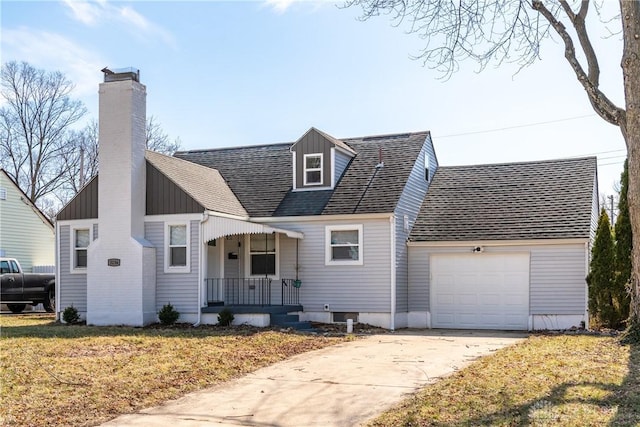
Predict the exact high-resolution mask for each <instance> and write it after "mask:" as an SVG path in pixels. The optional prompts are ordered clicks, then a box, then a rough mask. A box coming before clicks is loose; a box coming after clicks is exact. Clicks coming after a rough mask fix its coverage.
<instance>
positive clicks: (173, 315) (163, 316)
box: [158, 303, 180, 325]
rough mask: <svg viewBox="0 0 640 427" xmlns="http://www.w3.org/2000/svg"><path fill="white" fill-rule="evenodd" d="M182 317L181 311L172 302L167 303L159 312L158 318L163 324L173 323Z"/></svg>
mask: <svg viewBox="0 0 640 427" xmlns="http://www.w3.org/2000/svg"><path fill="white" fill-rule="evenodd" d="M179 317H180V313H178V312H177V311H176V309H175V308H173V306H172V305H171V303H168V304H165V305H164V306H162V308H161V309H160V312H158V318H159V319H160V323H162V324H163V325H173V324H174V323H176V320H178V318H179Z"/></svg>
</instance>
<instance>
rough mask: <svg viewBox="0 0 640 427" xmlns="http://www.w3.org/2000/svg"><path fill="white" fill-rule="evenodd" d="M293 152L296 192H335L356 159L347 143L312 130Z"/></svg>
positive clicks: (294, 145) (293, 147) (303, 137)
mask: <svg viewBox="0 0 640 427" xmlns="http://www.w3.org/2000/svg"><path fill="white" fill-rule="evenodd" d="M290 151H291V154H292V160H293V190H294V191H306V190H328V189H333V188H334V187H335V185H336V183H337V182H338V180H339V179H340V177H341V176H342V174H343V173H344V171H345V169H346V168H347V166H348V165H349V162H350V161H351V159H353V158H354V157H355V155H356V152H355V151H354V150H353V149H352V148H351V147H349V146H348V145H347V144H346V143H344V142H343V141H341V140H339V139H336V138H334V137H332V136H330V135H327V134H326V133H324V132H321V131H319V130H318V129H316V128H311V129H309V130H308V131H307V132H306V133H305V134H304V135H303V136H302V137H301V138H300V139H298V141H296V143H295V144H293V145H292V146H291V148H290Z"/></svg>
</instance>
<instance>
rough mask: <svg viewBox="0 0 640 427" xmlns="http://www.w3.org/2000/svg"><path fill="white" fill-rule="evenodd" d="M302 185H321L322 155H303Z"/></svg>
mask: <svg viewBox="0 0 640 427" xmlns="http://www.w3.org/2000/svg"><path fill="white" fill-rule="evenodd" d="M304 185H322V153H314V154H305V155H304Z"/></svg>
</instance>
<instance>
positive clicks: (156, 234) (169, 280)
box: [144, 221, 200, 313]
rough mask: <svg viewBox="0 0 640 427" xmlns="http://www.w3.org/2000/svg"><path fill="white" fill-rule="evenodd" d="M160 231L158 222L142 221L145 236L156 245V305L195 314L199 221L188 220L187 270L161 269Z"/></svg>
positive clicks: (162, 239) (162, 260)
mask: <svg viewBox="0 0 640 427" xmlns="http://www.w3.org/2000/svg"><path fill="white" fill-rule="evenodd" d="M164 232H165V223H164V222H162V221H150V222H145V225H144V233H145V238H146V239H147V240H148V241H149V242H151V243H152V244H153V246H155V247H156V307H157V309H158V310H160V309H161V308H162V306H163V305H165V304H167V303H171V305H173V306H174V307H175V309H176V310H177V311H179V312H182V313H196V312H197V311H198V310H199V309H200V308H199V307H198V292H199V289H200V286H199V283H198V269H199V268H200V262H199V260H200V251H199V248H200V233H199V222H198V221H190V232H191V233H190V237H191V242H190V243H191V247H190V255H191V256H190V263H191V265H190V267H191V270H190V272H189V273H165V272H164V257H165V248H164Z"/></svg>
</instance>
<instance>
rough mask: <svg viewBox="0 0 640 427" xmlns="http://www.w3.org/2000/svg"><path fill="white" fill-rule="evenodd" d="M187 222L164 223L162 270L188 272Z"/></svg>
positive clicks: (189, 228) (188, 239)
mask: <svg viewBox="0 0 640 427" xmlns="http://www.w3.org/2000/svg"><path fill="white" fill-rule="evenodd" d="M190 230H191V227H190V226H189V222H182V223H175V222H173V223H165V230H164V272H165V273H190V272H191V266H190V264H191V261H190V256H191V255H190V254H191V249H190V244H191V243H190V242H191V238H190V232H191V231H190Z"/></svg>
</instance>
